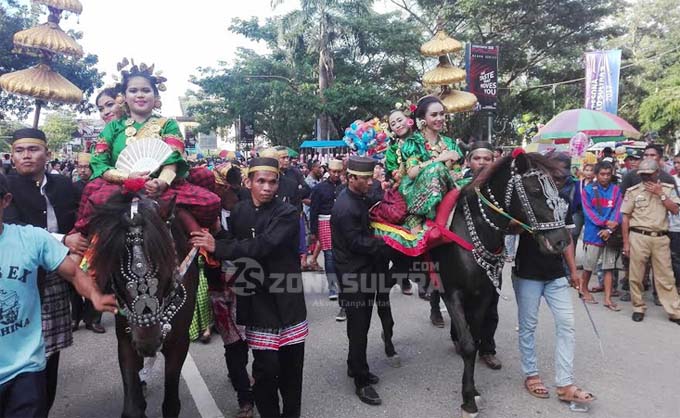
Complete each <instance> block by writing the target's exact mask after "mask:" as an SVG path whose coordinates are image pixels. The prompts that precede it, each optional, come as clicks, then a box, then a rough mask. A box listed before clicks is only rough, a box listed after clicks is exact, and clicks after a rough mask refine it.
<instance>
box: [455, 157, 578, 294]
mask: <svg viewBox="0 0 680 418" xmlns="http://www.w3.org/2000/svg"><path fill="white" fill-rule="evenodd" d="M510 170H511V176H510V180H509V181H508V185H507V187H506V189H505V199H504V207H505V209H503V206H501V204H500V203H499V202H498V201H497V200H496V197H495V196H494V195H493V193H492V191H491V187H490V186H489V185H488V184H487V185H486V190H485V191H486V193H487V194H488V196H489V197H488V198H487V197H486V196H484V195H483V194H482V191H481V190H480V189H479V188H476V189H475V191H476V194H477V203H478V205H479V211H480V213H481V215H482V218H483V219H484V221H485V222H486V223H487V224H488V225H489V226H490V227H491V228H492V229H494V230H496V231H502V232H506V231H507V227H506V228H505V230H503V229H502V228H501V227H499V226H498V225H496V223H494V222H493V221H492V220H491V218H489V216H488V215H487V213H486V212H487V210H486V209H485V207H488V208H490V209H491V210H493V211H494V212H496V213H498V214H499V215H501V216H503V217H505V218H507V219H509V220H511V221H515V222H516V223H517V224H519V225H520V226H521V227H522V228H523V229H525V230H526V231H527V232H529V233H531V234H533V233H534V232H536V231H547V230H551V229H558V228H563V227H564V221H565V216H566V213H567V203H566V202H565V201H564V199H562V198H561V197H560V196H559V192H558V191H557V187H556V186H555V183H554V182H553V180H552V178H551V177H550V176H549V175H547V174H545V173H544V172H542V171H540V170H537V169H531V170H528V171H527V172H525V173H524V174H519V173H517V169H516V168H515V161H514V160H513V161H512V164H511V166H510ZM529 177H537V179H538V182H539V184H540V185H541V189H542V192H543V196H544V197H545V199H546V203H547V205H548V207H549V208H550V209H552V211H553V216H554V217H553V219H554V221H553V222H538V219H537V218H536V214H535V213H534V209H533V208H532V207H531V204H530V203H529V198H528V196H527V192H526V190H525V188H524V183H523V180H524V179H526V178H529ZM515 190H516V191H517V196H518V198H519V199H518V200H519V201H520V204H521V205H522V210H523V211H524V213H526V215H527V218H528V220H529V225H527V224H525V223H523V222H520V221H519V220H517V219H515V218H513V217H512V216H511V215H510V214H509V213H508V211H509V209H510V206H511V203H512V194H513V192H514V191H515ZM463 203H464V204H463V215H464V217H465V224H466V226H467V229H468V231H469V233H470V238H471V240H472V245H473V247H474V248H473V249H472V257H473V258H474V260H475V262H476V263H477V265H478V266H479V267H481V268H482V269H483V270H485V271H486V274H487V275H488V276H489V280H491V284H493V286H494V288H495V289H496V292H497V293H498V294H499V295H500V292H501V291H500V287H499V286H500V280H499V277H500V275H501V272H502V270H503V258H504V256H503V253H502V251H501V252H497V253H494V252H491V251H489V250H488V249H486V247H485V246H484V243H483V242H482V240H481V239H480V238H479V234H477V229H476V228H475V224H474V220H473V219H472V213H471V212H470V205H469V204H468V201H467V200H464V202H463Z"/></svg>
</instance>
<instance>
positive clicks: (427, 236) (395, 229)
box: [371, 189, 473, 257]
mask: <svg viewBox="0 0 680 418" xmlns="http://www.w3.org/2000/svg"><path fill="white" fill-rule="evenodd" d="M459 196H460V191H459V190H458V189H454V190H451V191H449V192H448V193H447V194H446V195H445V196H444V198H443V199H442V201H441V202H440V203H439V206H438V207H437V215H436V217H435V220H434V221H431V220H426V221H425V225H424V226H423V230H422V231H420V232H418V233H416V234H414V233H412V232H411V231H409V230H408V229H406V228H404V227H402V226H401V225H394V224H389V223H385V222H373V223H372V224H371V225H372V226H373V227H374V230H375V233H376V235H378V236H380V237H381V238H382V239H383V240H384V241H385V243H386V244H387V245H389V246H390V247H392V248H394V249H395V250H397V251H399V252H401V253H403V254H405V255H407V256H410V257H417V256H420V255H423V254H425V253H427V252H428V251H429V250H430V249H432V248H435V247H437V246H439V245H443V244H450V243H456V244H457V245H459V246H461V247H462V248H464V249H465V250H467V251H472V248H473V246H472V244H470V243H469V242H467V241H466V240H465V239H463V238H462V237H461V236H459V235H458V234H455V233H454V232H452V231H450V230H449V229H448V228H447V223H448V219H449V216H450V215H451V212H452V211H453V209H454V207H455V206H456V202H457V201H458V197H459Z"/></svg>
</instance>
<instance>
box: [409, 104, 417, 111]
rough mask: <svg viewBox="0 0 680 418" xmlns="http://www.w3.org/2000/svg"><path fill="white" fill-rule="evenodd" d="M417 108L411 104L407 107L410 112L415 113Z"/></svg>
mask: <svg viewBox="0 0 680 418" xmlns="http://www.w3.org/2000/svg"><path fill="white" fill-rule="evenodd" d="M417 108H418V106H416V105H414V104H411V105H410V106H409V107H408V110H410V111H411V112H415V111H416V109H417Z"/></svg>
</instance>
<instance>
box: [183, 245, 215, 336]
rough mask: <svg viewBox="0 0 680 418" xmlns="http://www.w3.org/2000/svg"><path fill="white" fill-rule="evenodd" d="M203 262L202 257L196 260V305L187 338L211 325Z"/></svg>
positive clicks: (198, 333)
mask: <svg viewBox="0 0 680 418" xmlns="http://www.w3.org/2000/svg"><path fill="white" fill-rule="evenodd" d="M204 264H205V262H204V261H203V257H200V258H199V260H198V271H199V277H198V289H197V290H196V306H195V307H194V317H193V318H192V319H191V325H190V326H189V340H190V341H194V340H196V339H197V338H198V337H199V336H200V334H202V333H203V331H205V330H206V329H208V328H210V327H211V326H212V325H213V312H212V308H211V307H210V299H209V297H208V279H206V278H205V273H204V272H203V267H204Z"/></svg>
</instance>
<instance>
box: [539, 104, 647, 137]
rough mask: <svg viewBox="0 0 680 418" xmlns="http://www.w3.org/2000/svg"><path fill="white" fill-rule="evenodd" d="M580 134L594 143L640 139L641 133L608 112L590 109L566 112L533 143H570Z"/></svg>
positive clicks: (548, 125)
mask: <svg viewBox="0 0 680 418" xmlns="http://www.w3.org/2000/svg"><path fill="white" fill-rule="evenodd" d="M578 132H583V133H585V134H588V136H590V137H591V138H592V140H593V142H595V143H597V142H602V141H616V140H623V139H624V138H633V139H638V138H640V132H639V131H638V130H637V129H635V128H633V127H632V126H631V125H630V124H629V123H628V122H626V121H625V120H623V119H621V118H620V117H618V116H616V115H613V114H611V113H608V112H602V111H599V110H589V109H573V110H566V111H564V112H562V113H560V114H559V115H557V116H555V117H554V118H552V119H551V120H550V122H548V123H547V124H546V125H545V126H543V127H542V128H541V129H540V130H539V131H538V133H537V134H536V136H534V138H533V139H532V142H540V143H544V144H545V143H552V144H562V143H569V140H570V139H571V137H573V136H574V135H576V134H577V133H578Z"/></svg>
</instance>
